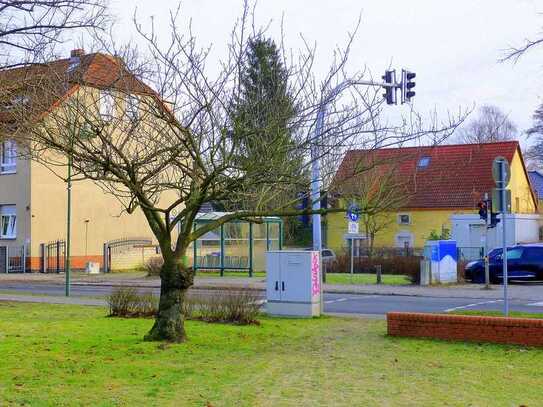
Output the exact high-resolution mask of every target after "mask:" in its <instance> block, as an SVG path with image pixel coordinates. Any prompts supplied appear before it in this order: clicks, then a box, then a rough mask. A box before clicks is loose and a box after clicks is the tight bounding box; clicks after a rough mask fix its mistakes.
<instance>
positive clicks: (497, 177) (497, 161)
mask: <svg viewBox="0 0 543 407" xmlns="http://www.w3.org/2000/svg"><path fill="white" fill-rule="evenodd" d="M502 163H503V165H504V166H505V185H501V181H502V179H501V177H502V175H501V173H500V172H501V167H502ZM492 178H494V182H495V183H496V185H497V186H498V187H502V188H505V187H506V186H507V185H508V184H509V180H510V179H511V169H510V168H509V161H507V159H506V158H504V157H496V158H494V161H493V162H492Z"/></svg>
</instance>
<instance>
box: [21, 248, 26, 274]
mask: <svg viewBox="0 0 543 407" xmlns="http://www.w3.org/2000/svg"><path fill="white" fill-rule="evenodd" d="M21 257H22V260H23V273H26V243H25V244H23V255H22V256H21Z"/></svg>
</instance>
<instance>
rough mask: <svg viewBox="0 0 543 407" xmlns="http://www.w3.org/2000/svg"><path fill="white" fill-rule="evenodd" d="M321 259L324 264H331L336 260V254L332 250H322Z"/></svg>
mask: <svg viewBox="0 0 543 407" xmlns="http://www.w3.org/2000/svg"><path fill="white" fill-rule="evenodd" d="M305 250H313V249H312V248H307V249H305ZM321 259H322V262H323V263H325V264H330V263H332V262H334V260H336V254H335V253H334V251H333V250H332V249H322V251H321Z"/></svg>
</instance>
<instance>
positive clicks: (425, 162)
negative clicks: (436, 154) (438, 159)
mask: <svg viewBox="0 0 543 407" xmlns="http://www.w3.org/2000/svg"><path fill="white" fill-rule="evenodd" d="M429 165H430V157H428V156H426V157H421V158H420V159H419V162H418V163H417V167H418V168H420V169H423V168H426V167H428V166H429Z"/></svg>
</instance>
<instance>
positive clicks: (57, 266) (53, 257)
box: [45, 240, 66, 273]
mask: <svg viewBox="0 0 543 407" xmlns="http://www.w3.org/2000/svg"><path fill="white" fill-rule="evenodd" d="M45 250H46V253H47V255H46V265H47V266H46V268H45V272H46V273H63V272H64V271H66V241H64V240H57V241H55V242H49V243H47V245H46V246H45Z"/></svg>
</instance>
